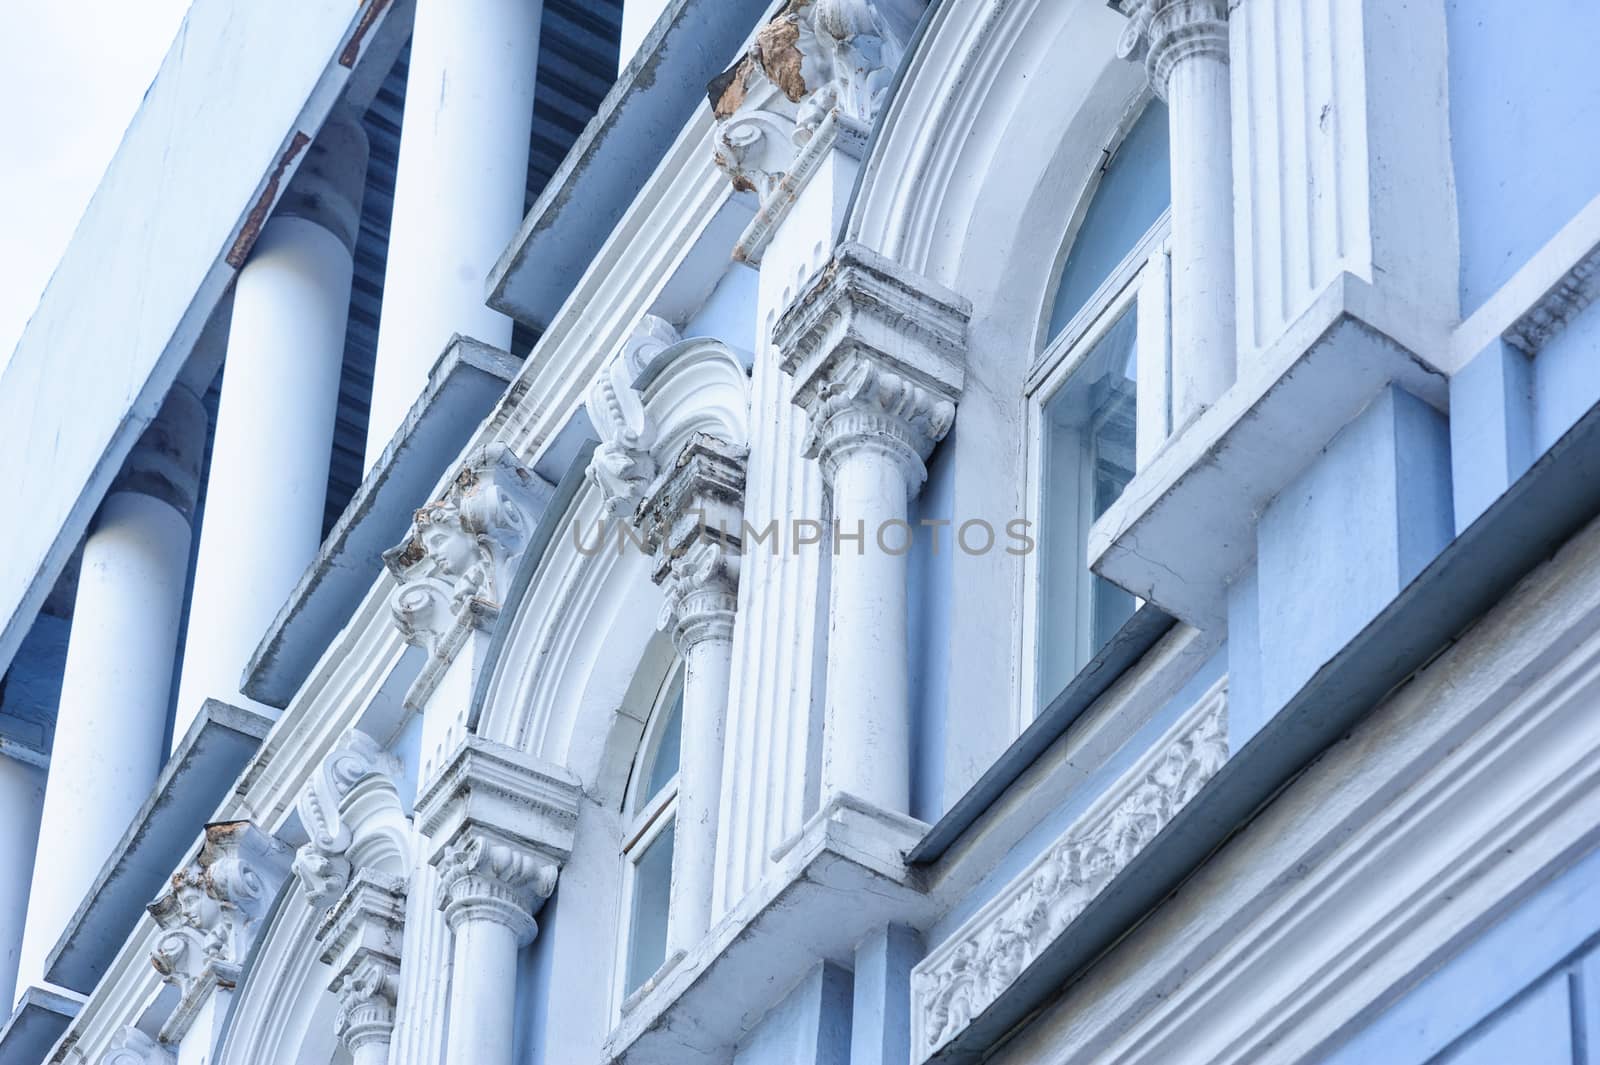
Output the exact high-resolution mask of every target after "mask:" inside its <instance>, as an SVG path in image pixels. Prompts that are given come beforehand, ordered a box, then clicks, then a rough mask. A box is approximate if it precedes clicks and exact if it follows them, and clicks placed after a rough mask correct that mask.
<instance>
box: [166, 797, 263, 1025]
mask: <svg viewBox="0 0 1600 1065" xmlns="http://www.w3.org/2000/svg"><path fill="white" fill-rule="evenodd" d="M289 865H290V856H289V849H288V848H287V847H285V846H284V845H283V844H282V843H280V842H279V841H278V840H276V839H274V838H273V837H272V836H269V835H267V834H266V833H265V832H262V831H261V830H260V829H258V828H256V827H255V826H254V825H252V824H251V823H250V822H248V821H224V822H219V823H216V824H211V825H207V826H206V829H205V842H204V843H203V844H202V845H201V848H200V855H199V857H198V858H196V859H195V861H193V862H192V863H190V864H189V865H187V866H185V867H184V868H182V869H180V870H178V872H176V873H174V874H173V877H172V884H171V887H170V888H169V889H168V890H167V892H166V893H165V894H163V895H162V896H161V897H160V898H159V899H157V900H156V901H155V902H153V903H151V904H150V906H149V911H150V914H151V916H152V917H154V918H155V919H156V923H157V924H158V925H160V926H161V929H162V932H161V934H160V935H159V936H158V937H157V938H156V948H155V951H154V952H153V953H152V955H151V958H150V962H151V964H152V965H153V966H154V967H155V969H156V971H157V972H158V973H160V974H161V976H162V979H164V980H165V981H166V982H167V983H169V984H172V985H173V986H174V987H176V988H177V989H178V995H179V1003H178V1007H177V1009H176V1010H175V1011H174V1013H173V1015H172V1016H171V1018H169V1019H168V1021H167V1023H166V1024H165V1025H164V1026H163V1027H162V1029H161V1041H162V1042H164V1043H176V1042H178V1041H179V1040H180V1039H182V1038H183V1033H184V1032H186V1031H188V1029H189V1027H190V1025H192V1024H193V1022H194V1019H195V1016H196V1014H197V1012H198V1010H199V1008H200V1006H201V1005H202V1004H203V1003H204V1001H205V998H206V996H208V995H209V994H210V993H211V992H212V991H213V990H215V989H217V988H231V987H233V986H234V985H235V984H236V983H237V982H238V979H239V967H240V966H241V965H243V964H244V959H245V958H246V956H247V955H248V954H249V953H250V947H251V945H252V944H253V943H254V942H255V938H256V935H257V934H258V933H259V932H260V930H261V922H262V920H263V919H264V918H265V917H266V913H267V909H268V908H269V907H270V906H271V904H272V900H273V898H274V897H275V896H276V895H277V892H278V887H279V885H281V884H282V883H283V880H284V878H285V877H286V876H287V875H288V873H289Z"/></svg>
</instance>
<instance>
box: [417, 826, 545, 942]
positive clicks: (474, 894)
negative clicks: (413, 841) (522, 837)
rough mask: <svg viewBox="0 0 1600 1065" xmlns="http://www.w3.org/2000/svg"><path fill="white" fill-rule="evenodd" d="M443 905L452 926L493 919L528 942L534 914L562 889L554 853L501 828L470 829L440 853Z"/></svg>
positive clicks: (455, 929)
mask: <svg viewBox="0 0 1600 1065" xmlns="http://www.w3.org/2000/svg"><path fill="white" fill-rule="evenodd" d="M435 864H436V865H437V866H438V868H439V909H441V910H443V911H444V919H445V921H446V922H447V923H448V924H449V925H450V930H451V931H452V932H459V931H460V930H461V926H462V925H463V924H464V923H466V922H468V921H493V922H494V923H496V924H501V925H505V926H506V927H507V928H509V929H511V930H512V931H513V932H514V933H516V936H517V941H518V942H520V943H528V942H530V941H532V939H533V937H534V936H535V935H536V934H537V933H538V931H539V926H538V924H537V923H535V921H534V919H533V916H534V914H536V913H538V912H539V907H540V906H542V905H543V904H544V900H545V899H547V898H549V897H550V894H551V892H553V891H555V889H556V875H557V872H558V867H557V865H556V863H555V862H554V861H553V860H552V859H551V856H550V855H549V854H547V853H544V852H542V851H539V850H535V849H533V848H530V847H527V846H525V845H523V844H521V843H519V842H517V841H514V840H511V839H508V838H506V837H504V836H501V835H499V834H498V833H492V832H487V831H484V830H474V831H469V832H468V833H466V834H465V835H463V836H461V837H459V838H458V839H456V840H455V841H454V842H453V843H451V844H450V845H449V846H448V847H446V848H445V850H444V851H443V852H442V853H441V854H440V855H439V857H438V859H437V860H436V862H435Z"/></svg>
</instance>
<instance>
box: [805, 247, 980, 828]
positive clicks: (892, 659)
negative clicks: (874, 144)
mask: <svg viewBox="0 0 1600 1065" xmlns="http://www.w3.org/2000/svg"><path fill="white" fill-rule="evenodd" d="M970 313H971V312H970V307H969V305H968V304H967V303H966V302H965V301H964V300H962V299H961V298H960V297H958V296H956V295H955V294H954V293H950V292H948V291H946V290H944V289H942V288H941V287H939V286H937V285H934V284H933V283H931V282H929V281H926V280H924V279H921V278H917V277H915V276H913V275H911V274H909V273H907V272H906V271H904V270H902V269H900V268H899V267H898V266H896V265H895V264H893V263H891V262H890V261H888V260H887V259H884V258H883V257H882V256H879V255H877V254H876V253H874V252H871V251H868V250H867V249H865V248H863V247H861V246H859V245H854V244H845V245H842V246H841V247H840V248H839V249H838V250H837V251H836V252H835V253H834V259H833V261H832V263H830V264H829V265H828V266H827V267H826V268H824V269H823V270H822V271H821V272H820V273H819V274H818V275H817V278H816V279H815V280H814V281H813V282H812V285H811V287H810V288H809V289H808V290H806V291H805V292H802V293H801V295H800V296H799V297H798V298H797V299H796V300H795V302H794V304H793V305H792V306H791V307H790V309H789V310H788V311H786V312H785V313H784V316H783V318H782V319H781V320H780V321H779V322H778V326H777V329H776V331H775V338H776V340H777V342H778V344H779V346H780V347H781V348H782V349H783V352H784V364H783V366H784V369H785V370H786V371H787V372H789V373H791V374H792V375H793V376H794V379H795V386H794V402H795V403H796V404H798V405H799V406H800V407H802V408H803V409H804V410H805V411H806V414H807V416H808V418H809V423H810V425H809V434H808V437H807V441H806V454H807V455H808V456H810V457H812V458H815V459H817V460H818V461H819V462H820V463H821V465H822V471H823V476H824V479H825V480H826V482H827V484H828V487H829V489H830V491H831V492H832V494H833V514H834V519H835V522H836V526H835V530H834V535H835V539H834V555H833V577H832V581H831V588H832V602H831V604H830V610H829V628H828V693H827V711H826V721H825V730H824V735H823V764H822V788H823V801H824V802H827V801H828V799H830V798H831V797H832V796H834V795H835V794H839V793H845V794H850V795H854V796H855V797H857V798H859V799H863V800H866V801H867V802H869V803H871V804H873V805H875V806H877V807H879V808H880V809H883V810H887V811H890V812H893V813H899V814H906V813H909V812H910V806H911V731H910V698H909V684H908V675H907V662H906V556H907V554H908V553H909V543H910V535H911V530H910V527H909V525H908V524H907V522H906V514H907V502H908V500H909V499H910V498H911V497H912V496H913V495H915V494H916V493H917V492H918V491H920V490H921V488H922V484H923V481H925V480H926V479H927V467H926V466H925V462H926V460H927V458H928V456H929V454H930V453H931V452H932V450H933V447H934V445H935V444H937V443H938V442H939V441H940V440H941V439H943V438H944V435H945V433H947V432H948V431H949V429H950V426H951V424H952V422H953V421H954V419H955V411H956V400H957V398H958V397H959V396H960V394H961V388H962V385H963V382H964V379H965V371H964V354H963V353H964V349H965V336H966V322H967V318H968V316H969V315H970Z"/></svg>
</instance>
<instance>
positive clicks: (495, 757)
mask: <svg viewBox="0 0 1600 1065" xmlns="http://www.w3.org/2000/svg"><path fill="white" fill-rule="evenodd" d="M578 795H579V787H578V782H577V781H576V780H575V779H574V778H573V777H572V776H571V774H569V773H567V772H566V771H565V770H563V769H561V768H559V767H557V766H549V765H544V764H542V763H539V762H538V761H537V760H535V759H533V758H530V757H529V756H527V755H524V754H522V753H521V752H519V751H514V750H512V749H510V748H508V747H504V746H502V745H500V744H496V743H492V742H490V741H487V740H483V739H480V738H479V737H477V736H470V735H469V736H467V737H466V738H465V739H464V740H463V742H462V743H461V746H460V747H459V748H457V750H456V751H455V752H454V754H453V755H452V756H451V757H450V758H449V760H448V761H447V762H446V763H445V764H444V765H443V766H442V767H441V768H440V771H439V772H438V773H437V774H436V775H435V777H434V778H433V779H432V781H431V782H430V783H429V784H428V785H427V787H426V788H425V790H424V792H423V794H422V796H421V797H420V798H419V799H418V800H417V811H418V815H419V817H420V819H421V824H422V829H423V831H424V832H426V833H427V834H428V836H429V839H430V840H431V842H432V844H433V847H434V851H433V855H432V862H433V865H434V866H435V867H437V869H438V871H439V888H438V898H437V901H438V906H439V908H440V909H441V910H443V911H444V915H445V921H446V922H447V923H448V924H449V926H450V932H451V936H452V939H453V941H454V942H453V945H452V950H451V978H450V998H449V1007H448V1010H447V1016H448V1018H449V1021H448V1027H449V1034H448V1036H447V1037H446V1042H445V1056H444V1065H511V1060H512V1056H511V1052H512V1045H511V1032H512V1031H513V1028H514V1020H515V1018H514V1013H515V1009H516V999H517V952H518V950H520V949H521V948H522V946H524V945H525V944H527V943H529V942H531V941H532V940H533V937H534V936H535V935H536V934H537V933H538V924H537V923H536V922H535V920H534V915H535V914H536V913H537V912H538V910H539V907H540V906H542V905H543V904H544V901H545V899H547V898H549V897H550V894H551V892H552V891H554V890H555V886H556V876H557V872H558V870H559V868H560V866H561V863H563V862H565V861H566V859H567V858H568V857H569V856H570V855H571V853H572V834H573V829H574V826H575V825H576V822H577V805H578Z"/></svg>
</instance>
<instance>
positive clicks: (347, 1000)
mask: <svg viewBox="0 0 1600 1065" xmlns="http://www.w3.org/2000/svg"><path fill="white" fill-rule="evenodd" d="M333 991H334V993H335V994H337V995H338V996H339V1017H338V1020H337V1021H335V1022H334V1023H335V1027H334V1035H335V1036H336V1037H337V1038H338V1040H339V1042H341V1043H343V1044H344V1045H345V1047H346V1048H347V1049H348V1050H349V1051H350V1053H352V1054H354V1053H356V1052H357V1051H358V1050H360V1049H361V1048H362V1047H364V1046H367V1045H369V1044H372V1043H382V1044H383V1045H385V1046H387V1045H388V1043H389V1039H390V1036H391V1035H392V1034H393V1033H394V1021H395V1012H394V1010H395V1001H396V999H397V998H398V997H399V994H400V965H399V963H398V962H397V961H393V960H391V959H388V958H377V957H369V958H365V959H363V960H361V961H360V962H357V963H356V964H355V965H354V966H352V967H351V968H350V970H349V971H348V972H345V973H341V974H340V976H339V978H338V980H337V981H336V982H335V984H334V986H333Z"/></svg>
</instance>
